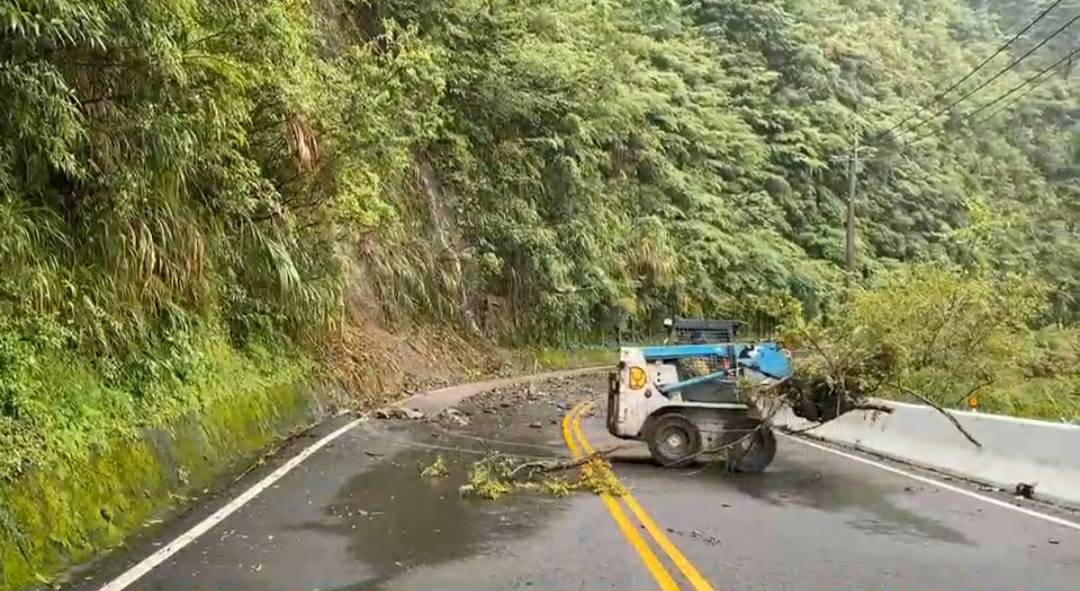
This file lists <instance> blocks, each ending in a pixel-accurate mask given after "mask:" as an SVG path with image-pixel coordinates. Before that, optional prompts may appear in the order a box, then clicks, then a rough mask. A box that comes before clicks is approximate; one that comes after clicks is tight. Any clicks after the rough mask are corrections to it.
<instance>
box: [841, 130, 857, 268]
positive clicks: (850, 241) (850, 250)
mask: <svg viewBox="0 0 1080 591" xmlns="http://www.w3.org/2000/svg"><path fill="white" fill-rule="evenodd" d="M859 163H860V160H859V146H858V145H857V144H856V145H855V146H854V147H853V148H852V149H851V156H850V157H848V198H847V241H846V243H845V245H844V264H845V266H846V267H847V272H848V273H849V274H852V273H855V193H856V191H858V188H857V186H856V177H857V175H858V174H859V170H858V167H859Z"/></svg>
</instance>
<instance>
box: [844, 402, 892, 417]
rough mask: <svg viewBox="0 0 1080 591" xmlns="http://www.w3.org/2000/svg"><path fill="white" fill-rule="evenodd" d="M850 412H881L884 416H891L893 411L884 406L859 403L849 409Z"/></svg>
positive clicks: (889, 407)
mask: <svg viewBox="0 0 1080 591" xmlns="http://www.w3.org/2000/svg"><path fill="white" fill-rule="evenodd" d="M851 410H869V411H873V412H883V413H886V414H892V412H893V411H894V410H896V409H894V408H893V407H891V406H885V405H884V404H874V403H873V402H860V403H858V404H856V405H855V406H853V407H851Z"/></svg>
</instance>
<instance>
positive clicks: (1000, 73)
mask: <svg viewBox="0 0 1080 591" xmlns="http://www.w3.org/2000/svg"><path fill="white" fill-rule="evenodd" d="M1078 20H1080V14H1078V15H1076V16H1074V17H1072V18H1071V19H1069V22H1067V23H1065V24H1064V25H1061V28H1059V29H1058V30H1056V31H1054V32H1053V33H1052V34H1051V35H1050V36H1049V37H1047V38H1045V39H1043V40H1042V41H1040V42H1039V44H1038V45H1036V46H1035V47H1032V48H1031V49H1029V50H1027V51H1026V52H1024V55H1022V56H1020V57H1018V58H1016V59H1015V60H1013V61H1012V62H1011V63H1009V65H1007V66H1005V67H1004V68H1002V69H1000V70H998V71H997V73H995V74H994V75H993V76H991V77H990V78H989V79H988V80H986V81H985V82H983V83H982V84H980V85H978V86H976V87H975V88H973V89H971V90H970V91H968V92H966V93H964V95H963V96H961V97H960V98H958V99H956V100H954V101H952V102H951V103H949V104H947V105H945V106H944V107H942V108H940V109H938V110H937V111H935V112H934V113H933V114H932V115H930V116H929V117H927V118H925V119H922V120H920V121H919V122H917V123H916V124H915V126H914V127H911V128H908V129H907V131H915V130H916V129H918V128H920V127H922V126H923V125H926V124H927V123H929V122H931V121H933V120H934V119H937V118H938V116H939V115H941V114H942V113H944V112H946V111H948V110H949V109H951V108H953V107H955V106H956V105H957V104H959V103H961V102H963V101H965V100H967V99H968V98H970V97H971V95H973V94H975V93H976V92H979V91H980V90H982V89H984V88H986V87H987V86H989V85H990V84H991V83H992V82H994V81H995V80H997V79H998V78H1000V77H1001V76H1003V75H1004V74H1005V73H1006V72H1008V71H1009V70H1011V69H1013V68H1015V67H1016V66H1017V64H1019V63H1020V62H1022V61H1024V60H1025V59H1027V58H1028V56H1030V55H1031V54H1033V53H1035V52H1036V51H1038V50H1039V49H1040V48H1041V47H1042V46H1043V45H1046V44H1047V43H1049V42H1050V40H1052V39H1053V38H1054V37H1057V36H1058V35H1060V34H1061V33H1062V32H1064V31H1065V29H1067V28H1069V27H1071V26H1072V25H1073V23H1075V22H1076V21H1078Z"/></svg>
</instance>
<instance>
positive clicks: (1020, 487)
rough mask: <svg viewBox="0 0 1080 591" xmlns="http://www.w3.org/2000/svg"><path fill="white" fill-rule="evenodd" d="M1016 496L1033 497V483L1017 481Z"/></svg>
mask: <svg viewBox="0 0 1080 591" xmlns="http://www.w3.org/2000/svg"><path fill="white" fill-rule="evenodd" d="M1016 496H1018V497H1024V498H1025V499H1033V498H1035V484H1033V483H1027V482H1017V483H1016Z"/></svg>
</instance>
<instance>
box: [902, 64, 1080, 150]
mask: <svg viewBox="0 0 1080 591" xmlns="http://www.w3.org/2000/svg"><path fill="white" fill-rule="evenodd" d="M1077 55H1080V48H1076V49H1074V50H1072V51H1071V52H1069V53H1067V54H1065V55H1064V56H1062V57H1061V59H1059V60H1057V61H1056V62H1054V63H1052V64H1050V65H1049V66H1046V67H1045V68H1043V69H1041V70H1039V71H1038V72H1036V73H1035V74H1034V75H1032V76H1029V77H1028V78H1026V79H1024V80H1023V81H1022V82H1020V83H1019V84H1017V85H1016V86H1013V87H1012V88H1010V89H1009V90H1007V91H1005V92H1003V93H1002V94H1000V95H998V96H997V97H996V98H995V99H994V100H992V101H989V102H987V103H985V104H982V105H980V106H979V107H978V108H977V109H975V110H974V111H971V112H970V113H966V114H965V115H964V116H963V117H962V118H961V119H960V121H959V122H958V124H962V123H964V122H965V121H969V120H970V121H971V125H973V126H974V125H977V124H979V123H982V122H983V121H986V120H987V119H989V118H991V117H993V116H994V115H996V114H998V113H1000V112H1001V111H1003V110H1005V109H1006V108H1008V107H1009V105H1012V104H1013V103H1015V102H1016V101H1019V100H1020V99H1022V98H1024V97H1025V96H1027V95H1029V94H1031V92H1032V91H1034V90H1035V89H1036V88H1038V87H1039V86H1040V85H1041V84H1043V83H1044V82H1046V81H1047V80H1049V79H1050V78H1051V76H1053V74H1054V73H1055V72H1054V71H1055V70H1057V69H1058V68H1060V67H1061V66H1062V65H1064V64H1066V63H1068V62H1069V60H1071V59H1072V58H1074V57H1076V56H1077ZM1025 86H1029V88H1028V89H1027V90H1026V91H1024V92H1023V93H1021V94H1019V95H1017V96H1016V97H1014V98H1013V99H1012V100H1010V101H1008V102H1006V103H1005V104H1003V105H1002V106H1001V107H999V108H997V109H994V110H993V111H991V112H990V113H988V114H986V115H984V116H982V117H980V118H978V119H974V120H972V117H974V116H975V115H978V114H979V113H981V112H983V111H985V110H986V109H989V108H990V107H992V106H994V105H996V104H998V103H1000V102H1001V101H1003V100H1005V99H1007V98H1009V96H1011V95H1013V94H1014V93H1016V92H1017V91H1018V90H1020V89H1022V88H1024V87H1025ZM935 133H936V132H935V131H934V130H931V131H929V132H927V133H923V134H919V135H917V136H915V138H914V139H912V140H911V141H908V142H905V143H904V144H903V145H904V146H905V147H907V146H910V145H912V144H914V143H915V142H917V141H919V140H921V139H925V138H928V137H930V136H932V135H934V134H935Z"/></svg>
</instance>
